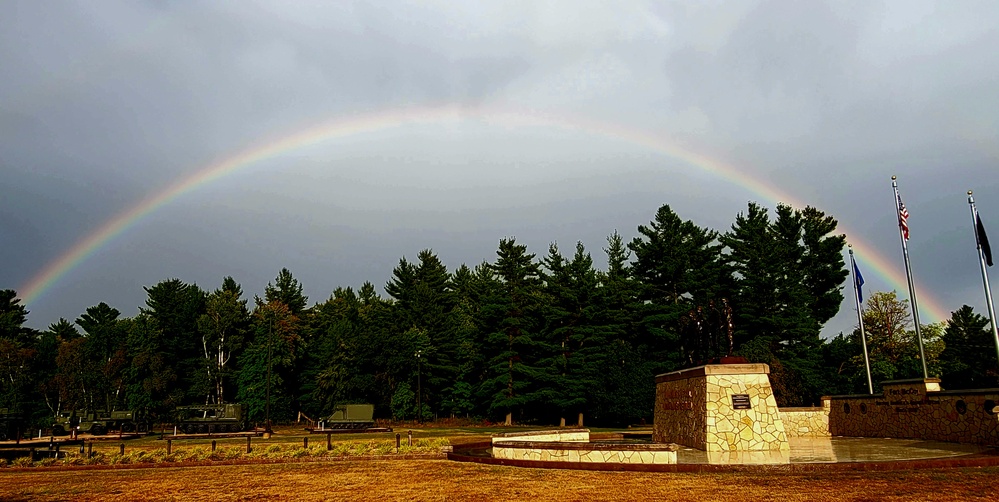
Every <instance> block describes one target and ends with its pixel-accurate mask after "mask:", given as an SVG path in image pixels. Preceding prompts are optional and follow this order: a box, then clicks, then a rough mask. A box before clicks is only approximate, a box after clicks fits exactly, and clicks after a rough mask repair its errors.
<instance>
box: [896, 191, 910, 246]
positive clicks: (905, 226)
mask: <svg viewBox="0 0 999 502" xmlns="http://www.w3.org/2000/svg"><path fill="white" fill-rule="evenodd" d="M908 219H909V210H908V209H906V208H905V204H903V203H902V197H899V198H898V226H900V227H902V238H903V239H905V240H909V223H908Z"/></svg>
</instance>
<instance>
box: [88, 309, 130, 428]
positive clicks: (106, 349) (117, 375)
mask: <svg viewBox="0 0 999 502" xmlns="http://www.w3.org/2000/svg"><path fill="white" fill-rule="evenodd" d="M119 315H121V313H120V312H118V310H117V309H115V308H112V307H111V306H109V305H108V304H106V303H104V302H101V303H100V304H98V305H97V306H94V307H90V308H88V309H87V312H86V313H85V314H83V315H81V316H80V318H79V319H77V320H76V324H78V325H79V326H80V327H81V328H83V331H84V332H85V333H86V343H85V344H84V354H83V356H84V359H85V361H86V362H85V369H84V376H83V378H84V385H85V386H86V388H87V389H89V391H88V392H87V395H86V397H87V401H88V402H87V403H86V406H87V408H88V409H90V410H115V409H118V407H119V406H120V405H123V404H124V397H125V396H124V390H125V369H126V367H127V365H128V358H127V352H126V345H125V341H126V339H125V333H124V331H123V330H122V327H121V326H120V325H119V320H118V316H119Z"/></svg>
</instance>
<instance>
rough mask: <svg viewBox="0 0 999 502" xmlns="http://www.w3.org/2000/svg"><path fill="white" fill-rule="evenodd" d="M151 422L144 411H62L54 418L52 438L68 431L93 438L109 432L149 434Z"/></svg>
mask: <svg viewBox="0 0 999 502" xmlns="http://www.w3.org/2000/svg"><path fill="white" fill-rule="evenodd" d="M151 422H152V421H151V420H150V419H149V415H148V414H147V413H146V412H145V410H115V411H99V412H91V411H75V410H74V411H64V412H60V413H59V414H58V415H56V417H55V423H54V424H52V435H53V436H64V435H66V434H67V433H68V432H69V431H70V430H72V429H76V431H77V432H89V433H90V434H93V435H95V436H101V435H103V434H107V433H108V432H110V431H121V432H124V433H133V432H139V433H145V432H149V429H150V428H151V425H152V423H151Z"/></svg>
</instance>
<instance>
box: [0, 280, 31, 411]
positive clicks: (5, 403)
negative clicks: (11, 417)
mask: <svg viewBox="0 0 999 502" xmlns="http://www.w3.org/2000/svg"><path fill="white" fill-rule="evenodd" d="M20 303H21V300H20V299H19V298H17V293H16V292H15V291H14V290H11V289H5V290H0V376H2V377H3V382H0V407H5V408H8V409H9V410H13V411H14V412H19V413H25V414H27V415H29V416H30V415H31V414H32V413H33V412H34V411H35V409H34V408H35V407H34V406H33V403H31V401H32V396H31V394H33V393H34V392H35V391H36V389H35V388H34V387H35V385H34V382H33V379H32V370H33V367H32V366H33V363H34V362H35V361H34V359H35V356H36V353H37V351H36V348H35V345H36V339H35V336H34V331H33V330H31V329H30V328H28V327H26V326H24V323H25V322H27V318H28V310H27V309H26V308H25V307H24V306H23V305H21V304H20Z"/></svg>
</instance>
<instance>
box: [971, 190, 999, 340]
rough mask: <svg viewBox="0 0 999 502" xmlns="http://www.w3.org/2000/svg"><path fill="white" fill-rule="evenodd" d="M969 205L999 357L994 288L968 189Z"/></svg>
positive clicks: (976, 215)
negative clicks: (993, 304)
mask: <svg viewBox="0 0 999 502" xmlns="http://www.w3.org/2000/svg"><path fill="white" fill-rule="evenodd" d="M968 205H970V206H971V219H972V224H973V225H974V229H975V246H977V248H978V263H979V265H981V266H982V282H983V283H984V284H985V305H986V306H988V309H989V321H990V322H991V323H992V337H993V338H995V342H996V357H997V358H999V329H996V312H995V308H993V307H992V290H991V289H990V288H989V274H988V272H986V268H985V254H984V253H983V252H982V242H981V238H980V237H979V235H978V208H976V207H975V198H974V197H972V196H971V190H968Z"/></svg>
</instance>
